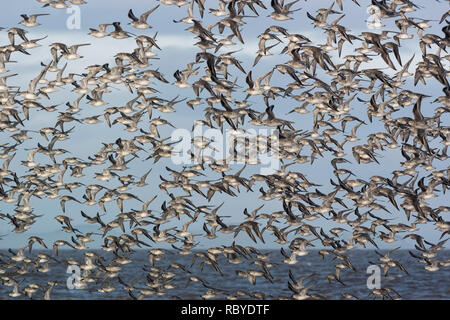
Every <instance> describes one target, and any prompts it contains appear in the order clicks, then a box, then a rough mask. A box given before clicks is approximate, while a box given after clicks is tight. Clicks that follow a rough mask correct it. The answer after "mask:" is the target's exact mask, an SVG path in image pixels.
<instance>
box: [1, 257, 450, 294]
mask: <svg viewBox="0 0 450 320" xmlns="http://www.w3.org/2000/svg"><path fill="white" fill-rule="evenodd" d="M90 251H94V252H97V253H99V254H101V255H102V256H103V257H105V261H103V264H104V265H107V264H108V262H109V261H111V259H113V258H114V255H113V254H112V253H110V252H104V251H101V250H97V251H96V250H90ZM39 252H43V253H45V251H39ZM195 252H196V251H193V254H194V253H195ZM262 252H263V253H268V254H269V260H268V261H270V262H271V263H272V264H273V266H272V267H270V268H269V270H270V273H271V275H272V277H273V278H271V280H272V282H270V281H269V280H267V279H266V278H264V277H262V276H260V277H257V279H256V283H255V284H254V285H252V284H251V283H250V282H249V281H248V280H247V278H244V277H240V276H238V275H237V272H236V271H237V270H240V271H245V270H248V269H253V270H261V267H260V266H258V265H255V264H252V262H254V261H255V259H253V258H251V259H248V260H245V259H244V260H243V262H242V263H241V264H237V265H235V264H231V263H228V262H227V260H226V259H225V257H223V255H222V256H219V257H218V265H219V268H220V271H221V272H222V273H223V276H220V275H219V273H218V272H217V271H216V270H214V269H213V268H212V267H211V266H210V265H204V266H203V270H201V266H200V263H201V261H202V259H200V258H198V259H196V261H195V262H194V264H192V260H193V254H191V255H187V256H182V255H180V254H178V253H176V252H175V251H170V250H167V251H165V254H164V255H163V256H162V258H161V260H159V261H155V267H157V268H159V269H160V270H161V271H163V272H164V271H167V269H168V267H169V266H170V265H171V264H173V263H178V264H181V265H183V266H185V267H186V268H187V269H188V270H189V271H190V272H191V274H189V273H186V272H185V271H183V270H181V269H176V268H170V269H169V271H171V272H173V273H174V274H175V275H174V277H173V278H172V280H171V281H170V282H169V283H170V284H171V286H173V288H169V289H163V290H160V292H159V293H156V292H155V294H153V295H150V296H145V297H144V299H202V297H201V296H202V295H204V294H205V293H206V292H207V291H208V288H206V287H204V286H203V285H202V284H201V283H199V282H190V283H189V285H188V286H186V285H187V284H188V279H189V277H191V276H197V277H199V278H201V279H203V280H205V281H206V282H207V283H208V286H210V287H212V288H214V289H219V290H223V292H222V293H218V294H216V295H215V296H214V297H208V298H211V299H226V298H227V296H228V295H233V296H236V297H239V299H255V296H253V297H252V296H251V295H252V294H253V293H255V292H259V293H263V294H264V295H265V297H266V299H277V298H279V297H284V298H290V297H292V294H293V293H292V291H290V290H289V288H288V281H289V270H291V272H292V274H293V275H294V276H295V278H296V279H298V278H300V277H302V276H306V275H311V276H310V277H309V278H308V279H306V280H305V281H304V283H303V284H304V285H305V286H307V287H311V289H309V291H308V293H309V294H318V295H321V296H324V297H326V298H327V299H341V297H342V294H343V293H351V294H353V295H355V296H356V297H358V298H360V299H373V296H372V295H371V291H372V290H370V289H368V287H367V279H368V277H369V276H370V275H371V274H372V273H367V267H368V266H369V265H371V263H374V264H378V265H379V264H380V263H381V262H380V261H379V260H378V258H379V256H378V255H377V254H376V253H375V251H374V250H351V251H349V252H347V253H346V255H347V256H348V257H349V259H350V261H351V263H352V264H353V266H354V267H355V269H356V271H352V270H350V269H345V270H343V271H342V272H341V277H340V278H341V280H342V282H343V284H340V283H338V282H336V281H332V282H331V283H328V281H327V279H326V277H327V275H328V274H330V273H334V272H335V265H336V264H338V263H339V262H341V261H340V260H339V259H333V257H334V256H333V255H327V256H325V258H324V259H322V257H321V256H320V255H319V254H318V250H311V251H310V253H309V254H308V255H306V256H303V257H298V258H297V260H298V263H297V264H295V265H287V264H285V263H283V257H282V256H281V254H280V252H279V251H275V250H274V251H262ZM379 252H381V253H382V254H384V253H385V252H386V250H380V251H379ZM414 252H415V251H414ZM47 253H48V254H51V253H52V252H51V251H48V252H47ZM415 253H416V254H417V255H419V252H415ZM4 255H7V256H11V254H10V253H9V252H8V251H6V250H1V251H0V257H1V260H2V261H3V262H5V261H8V258H7V257H5V256H4ZM25 255H26V256H27V257H33V256H35V253H34V251H33V252H32V253H31V254H29V253H28V252H25ZM127 256H128V257H129V258H130V259H131V260H132V262H131V263H128V264H126V265H123V266H122V269H121V270H120V271H119V274H118V275H119V276H120V278H121V279H122V280H123V282H125V283H126V284H130V283H131V282H133V280H135V279H137V278H138V280H137V281H136V283H135V285H134V287H135V289H134V290H132V295H130V294H129V292H128V291H127V290H125V289H124V288H123V285H122V284H121V283H120V282H119V280H118V278H117V277H113V278H110V279H103V276H104V273H103V272H100V273H98V274H97V273H96V272H95V271H94V272H93V273H92V275H91V277H92V278H95V279H97V281H96V282H92V283H88V284H87V288H86V289H68V287H67V279H68V278H69V277H71V276H73V275H71V274H70V273H67V267H68V264H67V259H73V260H77V261H80V262H82V261H84V253H83V252H80V251H75V250H62V251H60V252H59V255H58V256H57V259H58V261H59V262H51V263H50V264H49V268H50V271H49V272H46V273H41V272H38V271H36V270H35V269H34V268H33V266H32V264H30V265H29V266H28V267H27V268H26V270H27V273H25V274H19V275H17V272H15V271H17V268H13V269H7V268H5V266H3V267H2V268H1V269H2V270H3V274H1V275H0V277H2V280H3V279H4V278H3V277H5V276H9V277H14V279H15V280H16V281H17V282H18V283H20V285H19V291H23V289H24V288H25V287H26V286H28V285H29V284H30V283H35V284H38V285H40V286H42V287H45V286H46V283H47V282H48V281H57V282H58V284H57V285H56V286H55V287H54V289H53V291H52V293H51V299H131V298H132V296H134V297H138V296H139V292H140V289H142V288H147V289H148V287H147V286H146V282H147V280H148V279H146V276H147V275H148V274H149V272H148V271H149V269H150V267H151V266H150V262H149V259H148V251H147V250H139V251H135V252H133V253H131V254H127ZM391 258H392V259H394V260H396V261H398V262H399V263H400V264H402V265H403V266H404V267H405V269H406V270H407V272H408V274H409V275H407V274H405V273H404V272H402V271H401V270H400V269H399V268H391V269H390V270H389V272H388V274H387V276H384V274H383V270H382V268H381V277H380V278H381V279H380V284H381V287H390V288H392V289H394V290H395V291H396V292H398V294H399V295H400V297H401V298H402V299H450V266H440V268H439V270H437V271H435V272H430V271H427V270H425V269H424V266H425V264H423V263H420V262H418V261H417V259H414V258H412V257H411V256H410V255H409V253H408V250H397V251H395V252H393V253H392V254H391ZM449 258H450V250H442V251H439V252H438V255H437V257H436V258H434V259H437V260H440V261H441V260H446V259H449ZM21 263H22V262H19V263H17V264H18V265H19V266H20V265H21ZM191 265H192V266H191ZM14 274H15V275H14ZM97 282H98V283H97ZM106 284H109V285H111V286H112V287H114V290H113V291H111V292H99V291H98V290H99V289H100V288H102V287H104V286H105V285H106ZM239 290H240V291H242V292H240V291H239ZM12 291H13V286H7V285H5V283H4V281H0V298H2V299H29V297H27V296H25V295H21V296H19V297H16V298H11V297H10V296H9V295H8V294H9V293H10V292H12ZM238 292H239V293H240V294H242V295H239V294H238ZM246 294H248V295H246ZM392 295H393V296H395V294H392ZM43 297H44V290H43V289H39V290H37V292H35V293H33V295H32V299H42V298H43ZM377 299H380V297H379V296H378V297H377Z"/></svg>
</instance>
